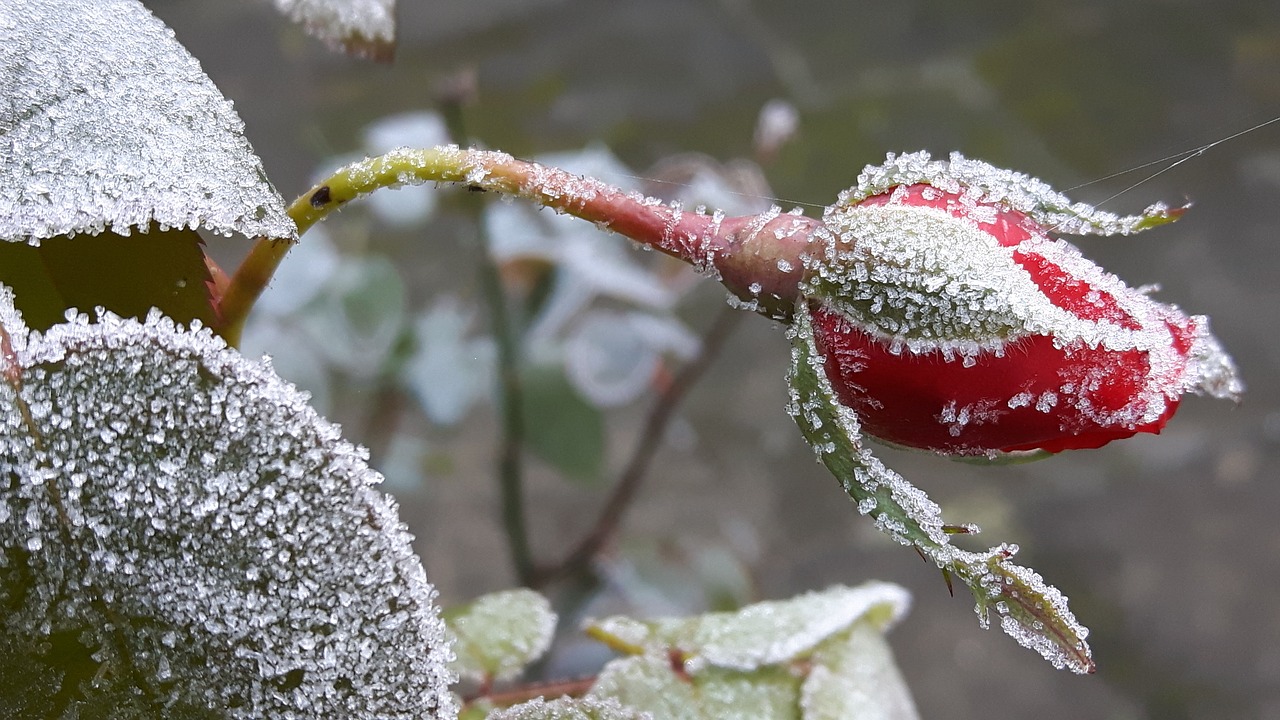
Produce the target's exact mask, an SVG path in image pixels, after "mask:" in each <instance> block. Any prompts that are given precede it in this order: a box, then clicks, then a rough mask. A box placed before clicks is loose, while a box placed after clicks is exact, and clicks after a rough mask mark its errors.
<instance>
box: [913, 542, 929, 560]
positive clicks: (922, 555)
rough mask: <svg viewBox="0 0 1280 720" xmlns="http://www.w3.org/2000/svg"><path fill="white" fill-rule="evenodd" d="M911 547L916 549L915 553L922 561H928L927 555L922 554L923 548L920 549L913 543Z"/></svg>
mask: <svg viewBox="0 0 1280 720" xmlns="http://www.w3.org/2000/svg"><path fill="white" fill-rule="evenodd" d="M911 549H912V550H915V551H916V554H917V555H919V556H920V559H921V560H922V561H924V562H929V558H927V557H925V556H924V551H923V550H921V549H920V548H918V547H916V546H915V545H912V546H911Z"/></svg>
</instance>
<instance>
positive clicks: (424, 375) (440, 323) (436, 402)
mask: <svg viewBox="0 0 1280 720" xmlns="http://www.w3.org/2000/svg"><path fill="white" fill-rule="evenodd" d="M472 315H473V313H472V312H470V311H468V310H466V309H464V308H463V307H462V306H461V304H460V303H458V302H456V301H455V300H454V299H453V298H443V299H441V300H438V301H437V302H436V303H435V304H434V305H432V306H431V308H430V309H428V310H427V311H425V312H422V313H420V314H419V315H418V317H417V318H416V319H415V320H414V323H413V332H414V351H413V353H412V355H410V356H409V358H408V359H407V360H406V361H405V364H404V368H403V370H402V378H403V379H404V381H405V382H406V383H407V384H408V385H409V387H410V388H411V389H412V390H413V392H414V395H415V396H416V397H417V398H418V402H419V404H421V406H422V410H423V412H424V413H426V415H427V417H428V418H430V419H431V421H432V422H435V423H439V424H441V425H452V424H455V423H458V422H460V421H461V420H462V419H463V418H464V417H466V414H467V412H468V411H469V410H470V409H471V407H472V405H474V404H475V403H476V401H477V400H479V399H481V398H483V397H486V396H487V395H488V394H489V393H490V392H491V390H492V387H493V382H494V365H495V363H496V354H497V351H496V347H495V345H494V342H493V339H492V338H490V337H485V336H480V337H475V336H473V335H471V330H470V329H471V324H472V322H471V321H472Z"/></svg>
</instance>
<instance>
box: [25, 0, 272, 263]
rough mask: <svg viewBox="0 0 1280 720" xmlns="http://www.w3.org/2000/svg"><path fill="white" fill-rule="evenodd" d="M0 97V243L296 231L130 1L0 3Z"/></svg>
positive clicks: (211, 97)
mask: <svg viewBox="0 0 1280 720" xmlns="http://www.w3.org/2000/svg"><path fill="white" fill-rule="evenodd" d="M0 97H3V98H5V106H4V109H3V110H2V111H0V137H3V138H4V142H5V147H6V148H7V151H6V152H4V153H0V187H2V188H4V192H0V240H5V241H10V242H20V243H30V244H39V243H40V242H41V241H43V240H47V239H49V238H53V237H58V236H65V235H72V234H81V233H87V234H90V235H94V234H97V233H99V232H101V231H103V230H104V229H107V228H112V229H114V230H115V231H116V232H117V233H119V234H121V235H126V234H128V233H129V232H130V230H132V229H142V228H147V227H149V226H151V224H152V223H155V224H157V225H159V226H160V229H162V230H166V229H169V228H188V229H194V228H196V227H202V228H207V229H209V230H212V231H213V232H216V233H219V234H223V235H226V234H230V233H232V232H239V233H242V234H244V235H246V236H249V237H256V236H265V237H271V238H278V239H292V238H294V237H295V235H296V229H295V226H294V224H293V221H292V220H290V219H289V218H288V216H286V215H285V211H284V203H283V201H282V200H281V199H280V195H279V194H278V193H276V191H275V189H274V188H272V187H271V185H270V184H269V183H268V182H267V181H266V176H265V174H264V173H263V170H262V163H261V162H260V161H259V160H258V157H257V156H256V155H254V153H253V149H252V148H251V147H250V146H249V141H248V140H246V139H245V137H244V125H243V123H242V122H241V121H240V118H239V117H238V116H237V115H236V113H235V110H234V109H233V108H232V106H231V103H229V102H227V100H226V99H225V98H223V97H222V94H221V93H219V92H218V89H217V88H216V87H214V85H213V83H212V82H211V81H210V80H209V78H208V76H206V75H205V74H204V71H203V70H201V69H200V64H199V63H197V62H196V60H195V58H193V57H191V55H190V54H189V53H188V52H187V51H186V49H185V48H183V47H182V46H181V45H179V44H178V42H177V41H176V40H174V38H173V32H172V31H171V30H170V29H169V28H167V27H166V26H165V25H164V24H163V23H161V22H160V21H159V20H157V19H156V18H155V17H153V16H152V15H151V13H150V12H148V11H147V9H146V8H144V7H143V6H142V5H141V4H140V3H138V2H136V1H134V0H96V1H95V2H92V3H67V2H62V1H61V0H17V2H6V3H4V4H0ZM107 240H108V239H107V238H85V239H83V240H82V242H86V243H91V242H107Z"/></svg>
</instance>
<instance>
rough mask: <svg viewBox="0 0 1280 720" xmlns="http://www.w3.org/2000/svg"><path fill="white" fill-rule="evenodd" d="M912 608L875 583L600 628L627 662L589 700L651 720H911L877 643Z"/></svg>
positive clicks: (609, 669)
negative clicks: (613, 701) (616, 703)
mask: <svg viewBox="0 0 1280 720" xmlns="http://www.w3.org/2000/svg"><path fill="white" fill-rule="evenodd" d="M908 604H909V598H908V596H907V593H906V592H905V591H904V590H903V589H902V588H899V587H897V586H895V585H889V584H886V583H875V582H873V583H867V584H864V585H862V586H860V587H856V588H847V587H834V588H830V589H828V590H824V591H822V592H814V593H808V594H806V595H802V596H799V597H796V598H793V599H791V600H783V601H770V602H762V603H757V604H754V605H749V606H747V607H745V608H742V609H741V610H739V611H737V612H731V613H712V614H708V615H703V616H700V617H693V618H683V619H664V620H653V621H640V620H633V619H630V618H621V617H615V618H609V619H606V620H601V621H597V622H594V623H591V624H589V625H588V632H589V633H590V634H591V635H593V636H595V637H596V638H598V639H600V640H602V641H604V642H605V643H607V644H609V645H611V646H613V647H615V648H618V649H621V650H624V651H626V652H629V653H632V655H631V656H630V657H625V658H622V659H619V660H614V661H612V662H610V663H609V664H608V665H606V666H605V668H604V670H603V672H601V674H600V677H599V679H598V680H597V682H596V684H595V686H594V687H593V688H592V689H591V693H590V697H595V698H601V699H604V698H612V699H616V700H618V701H620V702H621V703H622V704H623V705H625V706H627V707H630V708H634V709H637V710H642V711H645V712H648V713H650V714H651V715H652V716H653V717H654V718H655V719H665V718H672V719H674V718H688V719H689V720H694V719H706V720H712V719H713V718H714V719H715V720H723V719H724V718H744V719H745V718H752V719H769V720H772V719H778V720H781V719H784V718H786V719H790V718H794V719H796V720H825V719H827V718H830V719H831V720H835V719H837V718H844V719H858V718H877V719H882V720H913V719H914V718H916V717H918V715H917V712H916V709H915V703H914V702H913V701H912V700H911V696H910V694H909V692H908V691H907V689H906V684H905V682H904V681H903V679H902V676H901V675H900V673H899V672H898V670H897V667H896V666H895V665H894V662H893V657H892V653H891V652H890V650H889V646H888V644H887V643H886V642H885V639H884V637H883V632H884V631H885V630H886V629H887V628H888V627H889V626H891V625H892V624H893V623H895V622H896V621H897V620H898V619H899V618H900V617H901V616H902V615H903V614H905V613H906V609H907V606H908Z"/></svg>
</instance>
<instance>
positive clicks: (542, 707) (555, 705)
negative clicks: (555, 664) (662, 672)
mask: <svg viewBox="0 0 1280 720" xmlns="http://www.w3.org/2000/svg"><path fill="white" fill-rule="evenodd" d="M647 718H648V716H647V715H645V714H644V713H641V712H639V711H636V710H632V709H630V708H626V707H623V706H622V705H621V704H619V703H618V702H617V701H616V700H610V699H604V700H600V699H596V698H560V699H558V700H551V701H547V700H546V699H544V698H536V699H534V700H530V701H529V702H526V703H521V704H519V705H516V706H514V707H509V708H505V709H502V710H494V711H493V712H491V713H489V715H488V716H487V720H646V719H647Z"/></svg>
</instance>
